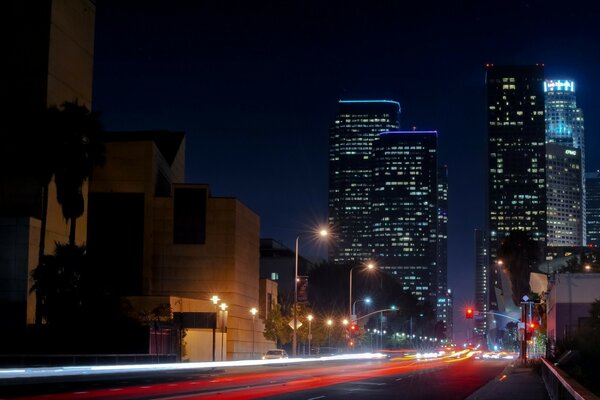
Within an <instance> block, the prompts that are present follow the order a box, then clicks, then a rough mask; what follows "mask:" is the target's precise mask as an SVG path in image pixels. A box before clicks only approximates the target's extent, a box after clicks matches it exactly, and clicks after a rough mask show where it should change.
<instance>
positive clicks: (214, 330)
mask: <svg viewBox="0 0 600 400" xmlns="http://www.w3.org/2000/svg"><path fill="white" fill-rule="evenodd" d="M220 300H221V299H220V298H219V296H217V295H216V294H215V295H213V296H212V297H211V298H210V301H212V303H213V305H214V306H215V324H214V325H213V332H212V334H213V335H212V342H213V343H212V344H213V345H212V360H213V361H215V347H216V346H215V337H216V336H217V335H216V331H217V304H219V301H220Z"/></svg>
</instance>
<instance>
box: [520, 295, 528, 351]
mask: <svg viewBox="0 0 600 400" xmlns="http://www.w3.org/2000/svg"><path fill="white" fill-rule="evenodd" d="M527 305H528V303H526V302H521V322H522V323H523V324H524V327H523V338H522V340H521V361H522V362H526V361H527V326H528V325H529V321H528V320H527V319H528V318H527V314H528V313H527Z"/></svg>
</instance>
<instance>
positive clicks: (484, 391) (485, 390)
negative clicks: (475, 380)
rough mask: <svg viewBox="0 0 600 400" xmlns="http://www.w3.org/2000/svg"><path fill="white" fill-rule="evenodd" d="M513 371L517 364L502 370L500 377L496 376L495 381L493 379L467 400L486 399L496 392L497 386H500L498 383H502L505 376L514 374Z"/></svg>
mask: <svg viewBox="0 0 600 400" xmlns="http://www.w3.org/2000/svg"><path fill="white" fill-rule="evenodd" d="M513 369H515V364H514V363H513V364H510V365H507V366H506V367H505V368H504V369H503V370H502V372H500V374H498V376H496V377H495V378H494V379H492V380H491V381H489V382H488V383H486V384H485V385H483V386H482V387H480V388H479V389H477V390H476V391H475V392H473V393H472V394H471V395H470V396H469V397H467V398H466V399H465V400H482V399H485V398H486V397H487V395H488V394H490V393H493V392H494V388H495V387H496V385H497V384H498V382H499V381H500V379H502V377H503V376H507V375H510V374H511V373H512V370H513Z"/></svg>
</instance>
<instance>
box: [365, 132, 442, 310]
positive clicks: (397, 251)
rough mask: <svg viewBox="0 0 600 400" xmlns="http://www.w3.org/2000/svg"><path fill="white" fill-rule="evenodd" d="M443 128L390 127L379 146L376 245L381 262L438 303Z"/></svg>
mask: <svg viewBox="0 0 600 400" xmlns="http://www.w3.org/2000/svg"><path fill="white" fill-rule="evenodd" d="M437 176H438V168H437V132H435V131H390V132H384V133H381V134H380V135H379V138H378V139H377V140H376V141H375V142H374V144H373V191H372V194H371V218H372V222H373V233H372V236H373V238H372V243H373V249H374V255H375V258H376V259H377V263H378V265H379V266H380V268H382V269H383V270H385V271H387V272H389V273H390V274H392V275H394V276H396V277H397V278H398V279H399V281H400V282H401V284H402V286H403V289H404V290H406V291H409V292H411V293H412V294H414V295H415V296H416V297H417V298H418V300H419V301H428V302H430V303H431V305H435V302H436V297H437V272H438V270H437V261H438V258H437V246H438V222H437V220H438V218H437V217H438V193H437V192H438V190H437V188H438V183H437Z"/></svg>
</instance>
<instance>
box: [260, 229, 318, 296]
mask: <svg viewBox="0 0 600 400" xmlns="http://www.w3.org/2000/svg"><path fill="white" fill-rule="evenodd" d="M295 263H296V253H295V250H292V249H290V248H288V247H286V246H285V245H284V244H282V243H281V242H279V241H277V240H274V239H260V279H261V280H263V279H264V280H271V281H273V282H275V283H277V288H278V290H277V291H278V293H279V295H280V296H282V297H283V298H284V299H286V300H287V301H288V302H293V299H294V274H295V269H296V265H295ZM313 266H314V264H313V263H312V262H311V261H309V260H307V259H306V258H304V257H302V256H301V255H298V276H299V277H300V278H299V280H300V281H303V280H304V278H307V277H308V271H309V270H310V269H311V268H312V267H313ZM299 296H300V299H299V300H300V301H303V299H302V296H301V293H299Z"/></svg>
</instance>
